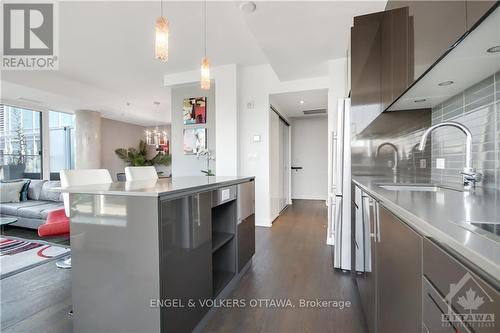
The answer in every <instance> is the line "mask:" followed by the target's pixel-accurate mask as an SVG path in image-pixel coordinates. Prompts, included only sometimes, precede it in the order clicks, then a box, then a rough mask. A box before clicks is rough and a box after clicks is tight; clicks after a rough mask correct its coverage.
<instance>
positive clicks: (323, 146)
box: [292, 116, 328, 200]
mask: <svg viewBox="0 0 500 333" xmlns="http://www.w3.org/2000/svg"><path fill="white" fill-rule="evenodd" d="M327 184H328V119H327V117H326V116H322V117H320V116H316V117H297V118H292V199H306V200H326V199H327V195H328V187H327Z"/></svg>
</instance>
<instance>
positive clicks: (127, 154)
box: [115, 140, 172, 166]
mask: <svg viewBox="0 0 500 333" xmlns="http://www.w3.org/2000/svg"><path fill="white" fill-rule="evenodd" d="M115 153H116V155H118V157H119V158H121V159H122V160H123V161H125V162H126V163H128V165H130V166H147V165H153V166H157V165H164V166H169V165H170V164H171V163H172V155H170V154H165V153H164V152H162V151H160V152H158V153H157V154H156V155H155V156H154V157H153V158H151V159H148V145H147V144H146V142H145V141H143V140H141V141H140V142H139V149H136V148H127V149H125V148H118V149H116V150H115Z"/></svg>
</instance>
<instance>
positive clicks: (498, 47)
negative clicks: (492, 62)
mask: <svg viewBox="0 0 500 333" xmlns="http://www.w3.org/2000/svg"><path fill="white" fill-rule="evenodd" d="M486 52H488V53H497V52H500V45H496V46H492V47H490V48H489V49H487V50H486Z"/></svg>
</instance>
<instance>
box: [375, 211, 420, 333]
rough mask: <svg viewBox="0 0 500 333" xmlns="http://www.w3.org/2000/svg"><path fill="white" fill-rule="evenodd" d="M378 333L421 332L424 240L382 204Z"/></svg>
mask: <svg viewBox="0 0 500 333" xmlns="http://www.w3.org/2000/svg"><path fill="white" fill-rule="evenodd" d="M378 234H379V238H378V244H377V259H376V262H377V284H378V310H379V311H378V316H379V317H378V319H379V320H378V331H379V332H384V333H390V332H421V328H422V237H421V236H420V235H418V234H417V233H416V232H415V231H413V230H412V229H411V228H410V227H408V226H407V225H406V224H405V223H403V222H402V221H400V220H399V219H398V218H397V217H395V216H394V215H392V213H390V212H389V211H388V210H387V209H385V208H384V207H383V206H382V205H379V232H378Z"/></svg>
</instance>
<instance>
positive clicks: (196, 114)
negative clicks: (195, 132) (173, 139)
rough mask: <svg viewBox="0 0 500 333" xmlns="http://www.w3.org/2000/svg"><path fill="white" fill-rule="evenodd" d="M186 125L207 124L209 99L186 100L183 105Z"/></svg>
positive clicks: (193, 98)
mask: <svg viewBox="0 0 500 333" xmlns="http://www.w3.org/2000/svg"><path fill="white" fill-rule="evenodd" d="M182 110H183V115H184V117H183V118H184V125H192V124H205V123H206V122H207V98H206V97H190V98H184V101H183V105H182Z"/></svg>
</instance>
